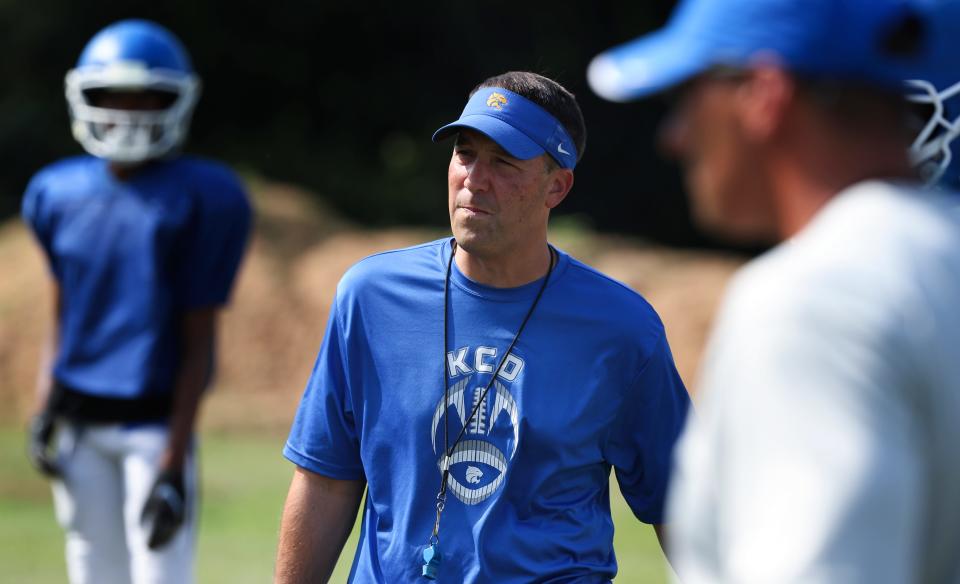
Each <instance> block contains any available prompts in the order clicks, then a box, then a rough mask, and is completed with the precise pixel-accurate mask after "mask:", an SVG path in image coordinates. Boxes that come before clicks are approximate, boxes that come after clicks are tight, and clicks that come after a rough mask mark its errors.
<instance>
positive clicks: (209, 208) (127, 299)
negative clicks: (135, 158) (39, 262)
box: [22, 156, 251, 399]
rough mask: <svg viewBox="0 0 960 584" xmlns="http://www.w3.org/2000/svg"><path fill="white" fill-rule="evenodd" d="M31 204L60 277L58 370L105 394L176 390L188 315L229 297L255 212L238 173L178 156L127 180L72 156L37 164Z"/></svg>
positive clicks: (28, 208)
mask: <svg viewBox="0 0 960 584" xmlns="http://www.w3.org/2000/svg"><path fill="white" fill-rule="evenodd" d="M22 212H23V218H24V220H25V221H26V222H27V224H28V225H29V226H30V227H31V228H32V229H33V232H34V233H35V235H36V237H37V239H38V240H39V242H40V244H41V246H42V247H43V249H44V251H45V253H46V255H47V258H48V260H49V263H50V267H51V270H52V272H53V274H54V277H55V278H56V280H57V284H58V286H59V289H60V299H61V308H60V331H59V333H60V336H59V339H58V341H59V344H58V346H57V355H56V359H55V362H54V366H53V375H54V377H55V378H56V379H57V380H58V381H60V382H61V383H64V384H65V385H67V386H69V387H70V388H72V389H74V390H76V391H79V392H81V393H87V394H90V395H95V396H99V397H107V398H124V399H126V398H137V397H143V396H147V395H152V394H159V393H163V392H169V391H172V389H173V385H174V382H175V376H176V372H177V369H178V365H179V361H180V331H179V330H178V326H179V323H180V320H179V318H178V317H179V316H180V315H181V314H182V313H183V312H184V311H187V310H191V309H197V308H203V307H211V306H217V305H221V304H223V303H225V302H226V301H227V298H228V296H229V293H230V288H231V285H232V282H233V279H234V275H235V273H236V271H237V266H238V265H239V263H240V258H241V256H242V255H243V249H244V246H245V243H246V240H247V235H248V233H249V230H250V214H251V213H250V205H249V203H248V201H247V197H246V194H245V193H244V190H243V187H242V186H241V184H240V182H239V181H238V180H237V178H236V177H235V176H234V174H233V173H232V172H231V171H230V170H229V169H227V168H226V167H224V166H223V165H220V164H218V163H214V162H210V161H206V160H200V159H196V158H190V157H178V158H175V159H171V160H160V161H156V162H153V163H151V164H149V165H148V166H145V167H143V168H142V169H141V170H139V171H138V172H136V173H135V174H134V175H133V176H132V177H131V178H130V179H129V180H125V181H121V180H118V179H117V178H116V177H115V176H114V175H113V174H112V173H111V172H110V170H109V168H108V166H107V162H106V161H104V160H101V159H98V158H94V157H90V156H81V157H76V158H69V159H66V160H62V161H60V162H57V163H54V164H52V165H50V166H48V167H46V168H44V169H43V170H41V171H40V172H39V173H37V174H36V176H34V178H33V179H32V180H31V181H30V184H29V186H28V187H27V192H26V194H25V195H24V199H23V209H22Z"/></svg>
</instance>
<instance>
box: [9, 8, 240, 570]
mask: <svg viewBox="0 0 960 584" xmlns="http://www.w3.org/2000/svg"><path fill="white" fill-rule="evenodd" d="M199 91H200V82H199V79H198V78H197V76H196V74H195V73H194V71H193V68H192V65H191V63H190V58H189V56H188V54H187V52H186V51H185V50H184V48H183V46H182V45H181V44H180V42H179V41H178V40H177V38H176V37H174V35H173V34H171V33H170V32H169V31H168V30H166V29H164V28H163V27H161V26H159V25H157V24H155V23H152V22H149V21H144V20H125V21H121V22H118V23H115V24H113V25H111V26H108V27H107V28H105V29H104V30H102V31H100V32H99V33H98V34H97V35H96V36H94V37H93V39H92V40H91V41H90V42H89V43H88V44H87V46H86V48H85V49H84V50H83V53H82V54H81V56H80V59H79V61H78V62H77V65H76V67H75V68H74V69H72V70H71V71H69V72H68V73H67V76H66V97H67V103H68V105H69V111H70V117H71V120H72V124H73V135H74V137H75V138H76V139H77V141H79V142H80V144H81V145H82V146H83V148H84V149H85V150H86V151H87V152H88V153H89V155H85V156H78V157H73V158H68V159H65V160H62V161H59V162H56V163H54V164H52V165H50V166H48V167H46V168H44V169H42V170H41V171H40V172H38V173H37V174H36V175H35V176H34V178H33V179H32V180H31V182H30V184H29V186H28V187H27V191H26V194H25V196H24V199H23V208H22V213H23V218H24V220H25V221H26V223H27V224H28V225H29V226H30V228H31V229H32V230H33V232H34V234H35V236H36V239H37V241H38V242H39V244H40V246H41V247H42V249H43V251H44V252H45V255H46V258H47V260H48V263H49V267H50V271H51V274H52V276H53V278H52V281H53V287H54V294H53V297H54V299H55V306H54V309H55V315H54V316H55V318H54V323H55V327H54V331H53V335H52V339H51V342H50V343H49V347H48V351H47V354H48V358H47V359H45V363H44V365H43V366H42V371H41V375H40V376H39V377H40V379H39V382H38V388H37V389H38V391H37V393H38V406H37V414H36V416H35V418H34V421H33V423H32V425H31V436H30V438H31V447H30V455H31V459H32V461H33V462H34V464H35V466H36V467H37V468H38V469H39V470H40V471H41V472H42V473H44V474H45V475H47V476H49V477H51V479H52V485H53V495H54V504H55V508H56V515H57V519H58V521H59V522H60V524H61V525H62V527H63V528H64V530H65V532H66V560H67V571H68V574H69V579H70V581H71V582H72V583H74V584H78V583H95V584H113V583H129V582H133V583H146V582H150V583H171V584H174V583H176V584H184V583H189V582H192V581H193V554H194V552H193V548H194V525H195V521H196V516H197V513H196V507H195V502H196V500H195V488H196V469H195V466H194V465H195V458H194V455H193V449H194V439H193V434H194V427H195V423H196V419H197V412H198V405H199V402H200V398H201V394H202V393H203V391H204V388H205V387H206V386H207V385H208V383H209V381H210V379H211V375H212V373H213V368H214V347H215V344H216V343H215V339H216V327H217V315H218V312H219V311H220V309H221V307H222V306H223V305H224V304H225V303H226V301H227V299H228V296H229V293H230V290H231V287H232V283H233V280H234V275H235V273H236V270H237V267H238V265H239V263H240V260H241V257H242V255H243V250H244V247H245V243H246V240H247V236H248V233H249V227H250V215H251V211H250V206H249V204H248V201H247V196H246V194H245V192H244V189H243V187H242V186H241V184H240V182H239V181H238V179H237V177H236V176H234V174H233V173H232V172H231V171H230V170H229V169H227V168H226V167H224V166H223V165H222V164H219V163H217V162H213V161H208V160H201V159H198V158H194V157H188V156H182V155H180V154H179V153H178V149H179V147H180V145H181V144H182V142H183V140H184V138H185V137H186V134H187V130H188V127H189V122H190V116H191V113H192V111H193V107H194V105H195V103H196V100H197V97H198V95H199Z"/></svg>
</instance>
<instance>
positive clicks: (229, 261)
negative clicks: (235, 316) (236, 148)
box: [179, 174, 251, 309]
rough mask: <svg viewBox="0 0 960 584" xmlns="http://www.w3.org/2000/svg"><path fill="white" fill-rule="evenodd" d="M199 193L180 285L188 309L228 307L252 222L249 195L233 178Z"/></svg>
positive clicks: (222, 180)
mask: <svg viewBox="0 0 960 584" xmlns="http://www.w3.org/2000/svg"><path fill="white" fill-rule="evenodd" d="M197 189H198V192H197V193H196V197H195V202H194V215H193V220H192V221H191V229H190V232H189V236H188V237H187V241H186V242H185V245H184V251H183V254H182V259H183V261H184V264H183V265H182V268H181V269H182V271H181V273H180V284H179V287H180V291H181V294H180V299H181V304H182V305H183V306H184V307H186V308H188V309H189V308H203V307H208V306H220V305H223V304H226V303H227V300H228V299H229V297H230V291H231V289H232V287H233V281H234V278H235V276H236V274H237V269H238V268H239V266H240V260H241V259H242V258H243V252H244V250H245V248H246V244H247V239H248V237H249V234H250V222H251V209H250V203H249V202H248V200H247V195H246V193H245V192H244V190H243V188H242V186H241V185H240V182H239V181H238V180H237V179H236V178H235V177H234V176H232V174H230V175H228V176H226V177H220V180H218V181H217V182H216V183H215V184H210V183H208V184H203V185H199V186H198V187H197Z"/></svg>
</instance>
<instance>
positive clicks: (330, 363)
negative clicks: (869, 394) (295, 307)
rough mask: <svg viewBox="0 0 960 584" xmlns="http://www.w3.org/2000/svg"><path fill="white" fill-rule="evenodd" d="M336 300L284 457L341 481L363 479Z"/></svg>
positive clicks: (284, 450) (284, 449)
mask: <svg viewBox="0 0 960 584" xmlns="http://www.w3.org/2000/svg"><path fill="white" fill-rule="evenodd" d="M336 306H337V305H336V303H334V308H333V309H332V310H331V314H330V321H329V322H328V323H327V332H326V334H325V335H324V338H323V343H322V345H321V347H320V354H319V355H318V356H317V361H316V364H315V365H314V367H313V373H312V374H311V375H310V380H309V381H308V382H307V387H306V390H305V391H304V394H303V398H302V399H301V401H300V406H299V408H298V410H297V415H296V418H295V419H294V422H293V427H292V428H291V430H290V436H289V438H288V439H287V443H286V445H285V446H284V448H283V455H284V456H285V457H286V458H287V459H289V460H290V461H291V462H293V463H294V464H296V465H297V466H299V467H302V468H305V469H307V470H309V471H312V472H315V473H317V474H321V475H324V476H327V477H330V478H334V479H340V480H355V479H361V478H363V477H364V472H363V466H362V464H361V461H360V440H359V434H358V432H357V428H356V420H355V419H354V410H353V407H352V401H351V398H350V392H349V379H348V377H347V374H346V372H347V371H348V369H347V365H346V355H345V353H344V349H343V348H344V336H343V330H342V329H341V326H340V317H339V311H338V310H337V308H336Z"/></svg>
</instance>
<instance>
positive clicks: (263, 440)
mask: <svg viewBox="0 0 960 584" xmlns="http://www.w3.org/2000/svg"><path fill="white" fill-rule="evenodd" d="M282 444H283V436H282V435H277V434H238V433H211V432H207V433H205V434H204V435H203V437H202V445H201V469H202V470H201V472H202V481H203V482H202V497H203V501H202V509H203V511H202V518H201V524H200V539H199V544H198V545H199V549H198V567H197V571H198V582H200V583H201V584H221V583H223V584H227V583H229V584H245V583H251V584H252V583H257V584H262V583H263V582H269V581H271V578H272V573H273V560H274V553H275V550H276V543H277V530H278V526H279V523H280V513H281V510H282V507H283V500H284V498H285V496H286V491H287V485H288V484H289V481H290V476H291V473H292V466H291V464H290V463H289V462H287V461H286V460H285V459H283V457H282V456H281V455H280V448H281V446H282ZM612 490H613V492H614V493H615V495H614V497H612V499H613V512H614V522H615V524H616V527H617V531H616V536H615V546H616V550H617V557H618V559H619V562H620V575H619V576H618V577H617V579H616V582H617V583H618V584H640V583H643V584H657V583H661V582H666V580H667V579H666V573H665V569H666V568H665V566H664V562H663V557H662V555H661V554H660V551H659V547H658V545H657V542H656V538H655V537H654V535H653V530H651V529H650V528H649V527H647V526H645V525H642V524H640V523H639V522H638V521H637V520H636V519H634V518H633V516H632V515H631V513H630V510H629V509H628V508H627V506H626V504H625V503H624V501H623V499H622V498H620V496H619V492H618V491H617V489H616V487H615V486H613V487H612ZM356 535H357V533H356V530H355V531H354V534H353V536H352V537H351V540H350V541H349V542H348V543H347V547H346V550H347V551H346V553H345V554H344V557H343V558H342V560H341V562H340V565H339V566H338V567H337V571H336V572H335V574H334V577H333V579H332V580H331V581H332V582H344V581H345V580H346V578H347V574H348V572H349V568H350V560H351V559H352V550H353V549H354V547H355V544H356ZM0 566H2V572H3V574H2V576H0V580H2V581H4V582H25V583H30V584H46V583H61V582H64V581H65V580H66V576H65V574H66V571H65V568H64V562H63V538H62V535H61V532H60V529H59V527H58V526H57V525H56V523H55V521H54V517H53V509H52V507H51V502H50V491H49V488H48V487H47V484H46V483H45V482H44V481H43V480H42V479H41V478H39V476H38V475H37V474H36V473H34V472H33V471H32V469H31V468H30V467H29V464H28V463H27V461H26V458H25V456H24V438H23V434H22V431H21V429H19V428H16V427H10V426H5V427H0Z"/></svg>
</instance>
